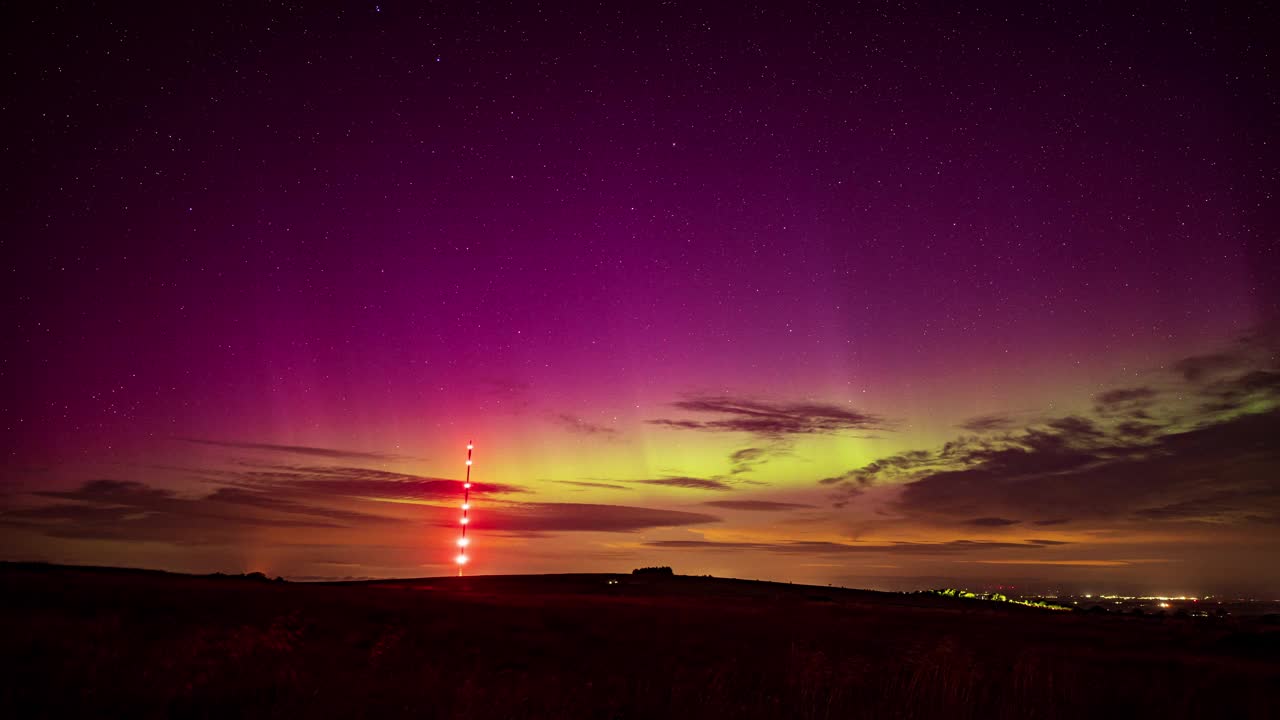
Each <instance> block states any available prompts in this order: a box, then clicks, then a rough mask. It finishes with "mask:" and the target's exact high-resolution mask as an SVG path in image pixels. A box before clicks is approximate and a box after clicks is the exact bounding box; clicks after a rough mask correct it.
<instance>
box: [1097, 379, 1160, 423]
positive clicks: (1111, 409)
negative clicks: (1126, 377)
mask: <svg viewBox="0 0 1280 720" xmlns="http://www.w3.org/2000/svg"><path fill="white" fill-rule="evenodd" d="M1159 396H1160V393H1159V392H1157V391H1155V390H1153V389H1152V388H1149V387H1134V388H1118V389H1115V390H1109V391H1107V392H1104V393H1102V394H1100V395H1098V396H1097V397H1096V398H1094V406H1093V409H1094V412H1096V413H1098V414H1099V415H1101V416H1103V417H1114V416H1126V417H1129V418H1135V419H1142V420H1145V419H1150V417H1151V416H1150V415H1149V414H1148V412H1147V409H1148V408H1149V407H1151V405H1152V404H1153V403H1154V402H1155V401H1156V399H1157V398H1158V397H1159Z"/></svg>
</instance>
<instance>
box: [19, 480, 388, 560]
mask: <svg viewBox="0 0 1280 720" xmlns="http://www.w3.org/2000/svg"><path fill="white" fill-rule="evenodd" d="M35 495H36V496H38V497H41V498H45V499H52V500H57V501H60V502H57V503H55V504H51V505H39V506H35V507H28V508H22V509H16V510H11V511H8V512H5V513H4V514H3V515H0V522H3V523H4V524H7V525H11V526H14V525H16V526H22V527H25V528H27V529H30V530H35V531H37V532H42V533H43V534H46V535H49V536H53V537H66V538H88V539H103V540H146V541H160V542H168V543H172V544H178V545H200V544H217V543H225V542H229V541H231V540H233V539H235V538H236V537H238V536H239V535H240V534H241V533H243V531H245V530H246V529H249V528H271V527H274V528H332V529H339V528H344V527H353V526H357V525H371V524H374V525H381V524H388V523H398V522H400V521H399V520H398V519H396V518H390V517H386V516H382V515H377V514H373V513H365V512H358V511H354V510H349V509H343V508H334V507H331V506H329V505H326V504H321V503H312V502H303V501H299V500H297V499H293V498H281V497H276V496H274V495H272V494H269V493H266V492H254V491H250V490H245V489H242V488H234V487H223V488H218V489H216V490H214V491H213V492H211V493H208V494H205V495H202V496H197V497H185V496H181V495H179V494H178V493H176V492H174V491H172V490H168V489H164V488H157V487H152V486H150V485H147V484H145V483H140V482H134V481H129V480H110V479H101V480H92V481H89V482H86V483H85V484H83V485H82V486H80V487H79V488H76V489H74V490H57V491H54V490H50V491H44V492H39V493H35Z"/></svg>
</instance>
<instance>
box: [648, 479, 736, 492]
mask: <svg viewBox="0 0 1280 720" xmlns="http://www.w3.org/2000/svg"><path fill="white" fill-rule="evenodd" d="M631 482H635V483H640V484H641V485H662V486H665V487H678V488H686V489H689V490H717V491H724V490H732V489H733V486H732V485H729V484H727V483H725V482H723V481H720V480H716V479H713V478H697V477H661V478H653V479H650V480H632V481H631Z"/></svg>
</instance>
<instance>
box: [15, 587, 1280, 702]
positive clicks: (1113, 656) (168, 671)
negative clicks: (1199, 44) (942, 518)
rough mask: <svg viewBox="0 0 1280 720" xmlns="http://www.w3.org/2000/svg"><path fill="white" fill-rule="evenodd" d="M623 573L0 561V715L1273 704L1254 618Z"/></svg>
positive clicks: (1268, 650)
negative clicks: (274, 574) (1099, 610)
mask: <svg viewBox="0 0 1280 720" xmlns="http://www.w3.org/2000/svg"><path fill="white" fill-rule="evenodd" d="M622 581H623V582H622V584H620V585H612V586H611V585H606V584H605V579H604V578H603V577H602V576H564V577H552V578H494V579H487V578H474V579H466V580H456V579H450V580H442V581H432V582H426V583H417V584H413V583H406V584H399V585H397V584H382V585H353V586H314V585H312V586H307V585H294V584H285V585H277V584H271V583H256V582H249V581H241V580H232V579H222V580H214V579H198V578H183V577H173V576H167V577H166V576H146V575H137V574H120V573H92V572H81V571H66V570H57V571H39V572H37V571H32V570H29V569H15V568H13V567H10V568H6V569H4V570H3V571H0V582H2V583H3V585H2V586H0V590H2V591H3V596H4V598H5V611H4V613H3V617H2V618H0V638H3V640H0V644H2V647H3V651H4V653H3V657H4V658H5V662H6V664H7V666H8V667H7V668H5V674H4V677H5V678H6V680H5V684H4V688H3V691H2V694H0V714H3V715H4V716H5V717H15V718H16V717H24V718H26V717H74V716H80V717H90V716H91V717H109V716H114V717H130V718H138V717H209V718H213V717H218V718H222V717H263V716H287V717H309V718H317V717H343V718H348V717H386V716H413V717H457V718H469V719H474V720H483V719H487V718H684V717H697V718H721V717H723V718H730V717H731V718H735V719H736V718H743V719H748V718H797V719H815V720H817V719H823V720H825V719H828V718H943V717H945V718H949V719H964V718H983V719H984V720H991V719H993V718H994V719H999V718H1019V719H1023V718H1027V719H1030V718H1035V719H1044V720H1054V719H1058V718H1061V719H1064V720H1066V719H1069V718H1084V717H1090V716H1092V717H1099V718H1113V717H1114V718H1125V717H1159V718H1162V719H1168V718H1205V717H1231V718H1253V717H1256V718H1265V717H1277V716H1278V714H1277V713H1278V711H1280V705H1278V704H1277V699H1276V694H1275V692H1274V689H1275V688H1276V687H1280V659H1278V658H1277V656H1276V654H1275V651H1274V648H1275V647H1276V642H1275V640H1276V639H1277V638H1276V637H1275V636H1274V635H1272V634H1267V632H1266V630H1267V629H1266V628H1265V627H1262V626H1258V627H1252V626H1247V625H1240V624H1239V623H1235V622H1232V621H1207V620H1182V619H1166V620H1156V619H1140V618H1120V617H1093V616H1083V615H1080V614H1064V613H1050V612H1043V611H1036V610H1029V609H1025V608H1018V607H1008V606H1005V607H999V606H997V607H987V606H984V605H982V604H977V605H975V604H974V603H972V602H968V603H966V602H963V601H954V600H948V599H945V598H919V597H905V596H895V595H880V594H873V593H858V592H841V591H828V590H825V589H824V590H822V591H821V592H820V593H818V591H815V590H813V589H811V588H810V589H805V588H791V587H788V586H777V585H771V584H763V583H761V584H755V583H741V582H732V581H716V580H708V579H699V578H678V577H677V578H674V579H660V578H659V579H644V578H637V579H632V578H628V577H626V576H623V577H622ZM815 593H818V594H815ZM1242 636H1245V637H1248V638H1249V642H1246V643H1243V644H1242V643H1240V642H1238V639H1239V638H1240V637H1242ZM1242 646H1243V647H1247V648H1249V651H1248V652H1241V651H1238V650H1237V649H1236V648H1238V647H1242Z"/></svg>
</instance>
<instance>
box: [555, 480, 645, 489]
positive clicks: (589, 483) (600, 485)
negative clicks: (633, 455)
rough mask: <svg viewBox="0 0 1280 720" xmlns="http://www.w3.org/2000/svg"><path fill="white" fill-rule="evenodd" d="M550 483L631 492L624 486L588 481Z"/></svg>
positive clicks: (557, 481) (556, 481)
mask: <svg viewBox="0 0 1280 720" xmlns="http://www.w3.org/2000/svg"><path fill="white" fill-rule="evenodd" d="M552 482H554V483H559V484H560V485H573V486H575V487H581V488H597V489H600V490H631V489H632V488H629V487H627V486H626V485H615V484H613V483H606V482H594V481H589V480H552Z"/></svg>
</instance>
